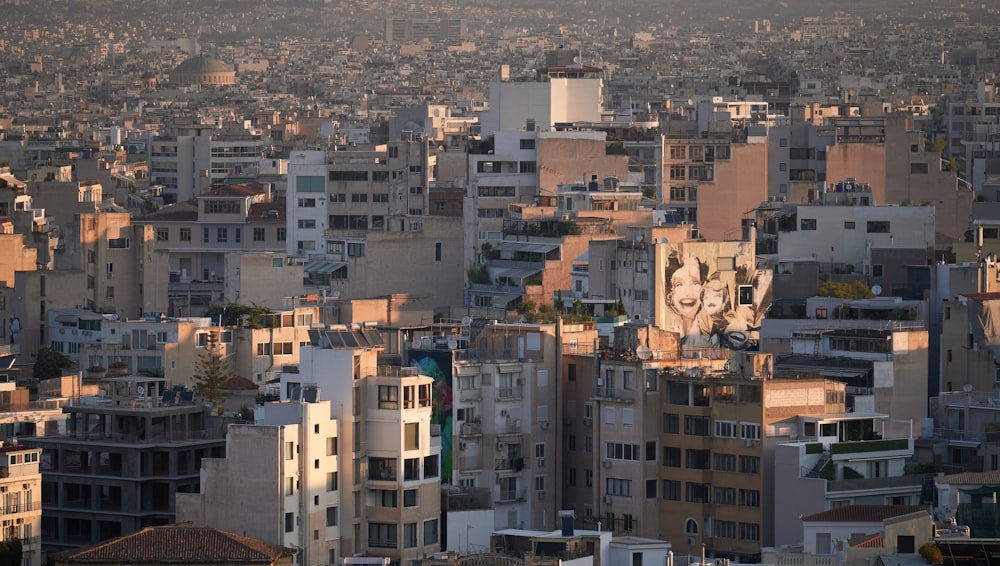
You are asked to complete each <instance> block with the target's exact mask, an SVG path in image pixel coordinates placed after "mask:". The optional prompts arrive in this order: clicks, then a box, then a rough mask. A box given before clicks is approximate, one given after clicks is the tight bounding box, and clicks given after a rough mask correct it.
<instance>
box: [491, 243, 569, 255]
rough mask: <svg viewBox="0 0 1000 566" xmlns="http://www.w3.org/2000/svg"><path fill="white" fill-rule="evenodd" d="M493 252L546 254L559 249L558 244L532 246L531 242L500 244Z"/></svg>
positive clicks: (494, 247) (495, 246)
mask: <svg viewBox="0 0 1000 566" xmlns="http://www.w3.org/2000/svg"><path fill="white" fill-rule="evenodd" d="M493 249H494V250H497V251H500V252H528V253H539V254H547V253H549V252H551V251H552V250H555V249H559V244H533V243H531V242H500V243H499V244H496V245H494V246H493Z"/></svg>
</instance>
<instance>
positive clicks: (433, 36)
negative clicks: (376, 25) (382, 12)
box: [385, 16, 467, 44]
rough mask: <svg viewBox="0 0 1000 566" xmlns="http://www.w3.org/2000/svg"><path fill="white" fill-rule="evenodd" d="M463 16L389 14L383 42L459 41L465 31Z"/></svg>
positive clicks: (463, 36) (465, 25)
mask: <svg viewBox="0 0 1000 566" xmlns="http://www.w3.org/2000/svg"><path fill="white" fill-rule="evenodd" d="M466 28H467V24H466V21H465V19H463V18H426V17H424V18H414V17H407V16H390V17H387V18H386V19H385V42H386V43H388V44H404V43H420V42H421V41H424V40H426V41H430V42H432V43H442V42H444V43H461V41H462V40H463V39H464V38H465V35H466V33H467V29H466Z"/></svg>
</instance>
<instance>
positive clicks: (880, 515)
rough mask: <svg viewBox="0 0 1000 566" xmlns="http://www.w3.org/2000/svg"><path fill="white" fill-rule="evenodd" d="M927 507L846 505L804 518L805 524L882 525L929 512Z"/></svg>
mask: <svg viewBox="0 0 1000 566" xmlns="http://www.w3.org/2000/svg"><path fill="white" fill-rule="evenodd" d="M929 509H930V507H929V506H927V505H845V506H843V507H838V508H836V509H830V510H829V511H822V512H820V513H813V514H812V515H806V516H805V517H802V521H803V522H817V523H819V522H823V523H881V522H882V521H884V520H886V519H889V518H892V517H898V516H900V515H908V514H910V513H916V512H918V511H928V510H929Z"/></svg>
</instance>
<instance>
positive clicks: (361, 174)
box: [329, 171, 368, 181]
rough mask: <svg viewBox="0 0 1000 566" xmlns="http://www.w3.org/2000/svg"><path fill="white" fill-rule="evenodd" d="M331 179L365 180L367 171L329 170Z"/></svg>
mask: <svg viewBox="0 0 1000 566" xmlns="http://www.w3.org/2000/svg"><path fill="white" fill-rule="evenodd" d="M329 179H330V180H331V181H367V180H368V171H330V175H329Z"/></svg>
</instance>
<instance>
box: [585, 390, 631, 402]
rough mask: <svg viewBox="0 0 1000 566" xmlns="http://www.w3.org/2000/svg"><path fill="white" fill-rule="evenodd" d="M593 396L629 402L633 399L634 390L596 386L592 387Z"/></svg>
mask: <svg viewBox="0 0 1000 566" xmlns="http://www.w3.org/2000/svg"><path fill="white" fill-rule="evenodd" d="M594 398H596V399H606V400H611V401H623V402H627V403H631V402H633V401H635V390H632V389H615V388H614V387H607V386H597V387H595V388H594Z"/></svg>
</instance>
